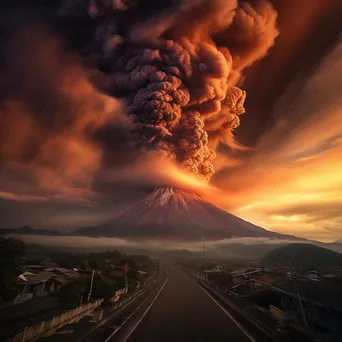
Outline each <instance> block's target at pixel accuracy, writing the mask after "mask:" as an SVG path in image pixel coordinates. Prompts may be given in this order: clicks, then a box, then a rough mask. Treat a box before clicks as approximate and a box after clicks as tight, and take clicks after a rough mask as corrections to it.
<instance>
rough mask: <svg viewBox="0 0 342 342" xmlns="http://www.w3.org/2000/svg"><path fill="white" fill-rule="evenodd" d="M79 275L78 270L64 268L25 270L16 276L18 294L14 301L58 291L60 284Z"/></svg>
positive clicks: (17, 301) (70, 280)
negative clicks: (36, 270)
mask: <svg viewBox="0 0 342 342" xmlns="http://www.w3.org/2000/svg"><path fill="white" fill-rule="evenodd" d="M80 276H81V275H80V274H78V272H76V271H73V270H68V269H64V268H53V269H45V270H44V271H38V272H36V273H34V272H30V271H25V272H24V273H22V274H20V275H19V276H18V279H17V285H18V289H19V295H18V296H17V297H16V298H15V300H14V303H15V304H17V303H21V302H23V301H26V300H29V299H32V298H35V297H45V296H47V295H48V293H50V292H54V291H58V289H59V288H60V287H61V286H62V285H64V284H67V283H69V282H73V281H76V280H77V279H78V278H79V277H80Z"/></svg>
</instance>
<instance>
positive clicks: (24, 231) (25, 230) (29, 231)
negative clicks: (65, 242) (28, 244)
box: [0, 226, 63, 236]
mask: <svg viewBox="0 0 342 342" xmlns="http://www.w3.org/2000/svg"><path fill="white" fill-rule="evenodd" d="M9 234H20V235H50V236H58V235H63V234H62V233H61V232H59V231H58V230H45V229H35V228H31V227H30V226H23V227H20V228H13V229H11V228H0V235H9Z"/></svg>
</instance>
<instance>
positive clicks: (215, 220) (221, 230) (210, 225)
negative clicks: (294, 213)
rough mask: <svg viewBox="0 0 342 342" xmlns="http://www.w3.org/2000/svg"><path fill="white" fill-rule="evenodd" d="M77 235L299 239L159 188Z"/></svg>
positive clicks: (182, 193) (198, 199)
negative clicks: (118, 213) (106, 220)
mask: <svg viewBox="0 0 342 342" xmlns="http://www.w3.org/2000/svg"><path fill="white" fill-rule="evenodd" d="M74 235H81V236H84V235H85V236H93V237H101V236H104V237H120V238H140V239H141V238H156V239H168V240H187V241H200V240H201V238H202V236H203V235H204V236H205V237H206V239H207V240H220V239H227V238H231V237H267V238H274V239H289V238H292V239H296V238H295V237H293V236H292V237H290V236H288V235H282V234H279V233H274V232H270V231H268V230H266V229H263V228H261V227H258V226H256V225H254V224H252V223H250V222H247V221H244V220H242V219H241V218H239V217H237V216H234V215H232V214H230V213H228V212H227V211H224V210H222V209H220V208H218V207H216V206H215V205H213V204H212V203H210V202H208V201H206V200H205V199H204V198H203V197H201V196H200V195H198V194H196V193H192V192H189V191H186V190H182V189H176V188H157V189H155V190H154V191H153V192H152V193H151V194H150V195H149V196H148V197H147V198H145V199H144V200H142V201H141V202H140V203H138V204H136V205H135V206H133V207H132V208H130V209H128V210H126V211H125V212H124V213H122V214H121V215H119V216H116V217H114V218H113V219H111V220H109V221H108V222H106V223H104V224H101V225H98V226H95V227H86V228H80V229H78V230H76V231H75V232H74Z"/></svg>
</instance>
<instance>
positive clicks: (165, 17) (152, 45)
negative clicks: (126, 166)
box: [60, 0, 278, 180]
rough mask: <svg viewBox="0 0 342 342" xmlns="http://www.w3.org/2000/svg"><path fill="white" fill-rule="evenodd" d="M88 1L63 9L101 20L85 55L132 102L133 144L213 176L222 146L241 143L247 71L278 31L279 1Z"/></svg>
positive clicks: (102, 83) (98, 80)
mask: <svg viewBox="0 0 342 342" xmlns="http://www.w3.org/2000/svg"><path fill="white" fill-rule="evenodd" d="M87 3H88V2H86V1H84V2H83V3H82V2H81V1H72V0H71V1H68V2H67V3H66V4H65V6H64V7H63V8H62V9H61V11H60V13H61V14H62V15H63V16H67V17H69V20H72V18H73V17H74V18H76V17H77V16H78V15H80V13H84V11H85V10H87V11H88V15H89V16H90V17H91V18H93V20H94V22H95V30H94V32H93V41H92V42H91V43H90V44H89V45H88V47H87V52H86V53H84V54H83V55H84V59H85V61H87V62H88V63H89V65H91V67H92V68H93V69H95V70H94V72H93V73H92V74H93V76H92V79H93V82H94V84H95V85H96V86H97V88H98V89H100V90H101V91H103V92H105V93H106V94H108V95H110V96H112V97H120V98H123V99H124V100H125V102H126V104H127V116H128V117H129V119H130V121H131V126H130V133H131V138H130V139H131V140H132V142H133V144H134V145H135V146H138V147H139V148H140V150H142V151H143V152H147V153H149V154H151V153H152V154H157V155H158V156H160V155H161V156H164V157H165V158H167V159H168V160H173V161H175V162H176V163H177V164H179V165H181V166H182V167H184V168H185V169H187V170H190V171H191V172H192V173H193V174H195V175H197V176H199V177H200V178H202V179H205V180H209V179H210V177H211V176H212V174H213V173H214V168H213V165H212V161H213V160H214V159H215V151H214V150H215V149H216V147H217V145H218V144H219V143H220V142H222V143H226V144H230V145H231V146H233V147H234V146H235V147H237V146H238V144H236V143H235V142H234V138H233V133H232V132H233V131H234V129H235V128H236V127H237V126H238V125H239V123H240V121H239V115H241V114H242V113H244V107H243V102H244V99H245V96H246V94H245V92H244V91H242V90H241V89H240V88H238V87H237V85H238V82H239V81H240V82H241V73H242V71H243V69H244V68H246V67H248V66H250V65H251V64H252V63H253V62H255V61H257V60H259V59H260V58H262V57H263V56H264V55H265V54H266V53H267V50H268V49H269V47H270V46H272V45H273V42H274V39H275V38H276V36H277V34H278V31H277V29H276V17H277V14H276V12H275V10H274V9H273V8H272V6H271V4H270V3H269V2H267V1H260V2H258V3H257V5H255V6H252V4H251V3H248V2H243V3H241V4H238V2H237V1H235V0H231V1H226V0H225V1H223V0H210V1H209V0H198V1H187V0H178V1H165V2H156V1H138V0H135V1H123V0H121V1H120V0H118V1H106V0H96V1H91V2H90V3H89V5H88V4H87Z"/></svg>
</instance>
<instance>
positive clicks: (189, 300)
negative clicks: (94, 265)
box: [111, 262, 256, 342]
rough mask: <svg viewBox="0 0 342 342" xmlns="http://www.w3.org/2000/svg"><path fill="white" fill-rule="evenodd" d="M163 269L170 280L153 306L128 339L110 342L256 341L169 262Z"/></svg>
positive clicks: (135, 325)
mask: <svg viewBox="0 0 342 342" xmlns="http://www.w3.org/2000/svg"><path fill="white" fill-rule="evenodd" d="M164 267H165V269H166V272H167V276H168V281H167V282H166V284H165V286H164V288H163V290H162V291H161V292H160V293H159V295H158V297H157V298H156V300H155V301H154V303H153V304H152V306H151V307H150V308H149V309H148V308H147V309H146V310H145V312H144V313H145V315H144V316H143V317H142V319H141V321H140V322H139V321H138V322H139V324H137V323H138V322H137V323H136V324H134V325H133V326H131V327H130V328H129V329H130V331H128V333H127V332H126V334H125V336H122V337H121V338H120V336H117V337H116V339H113V340H111V341H117V340H121V341H126V340H127V341H128V342H144V341H148V342H176V341H177V342H182V341H184V342H185V341H186V342H190V341H196V342H201V341H215V342H220V341H222V342H223V341H225V342H226V341H234V342H251V341H252V342H255V341H256V340H255V339H254V338H253V337H252V336H251V335H250V334H249V333H248V332H247V331H246V330H245V329H244V328H243V327H242V326H240V327H239V326H238V325H237V324H239V323H237V324H236V323H235V322H234V321H233V320H232V319H231V317H229V316H228V315H229V314H228V315H227V313H225V312H224V311H223V310H222V309H221V308H220V307H219V306H218V305H217V303H215V302H214V301H213V300H212V299H211V298H210V297H209V296H208V294H207V293H206V292H204V291H203V290H202V289H201V288H200V287H199V286H198V285H197V284H196V282H195V281H194V280H193V279H191V278H190V277H188V276H187V275H186V274H184V273H183V271H182V270H180V269H179V268H176V267H175V266H174V265H173V264H172V263H170V262H169V263H166V264H165V265H164Z"/></svg>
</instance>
